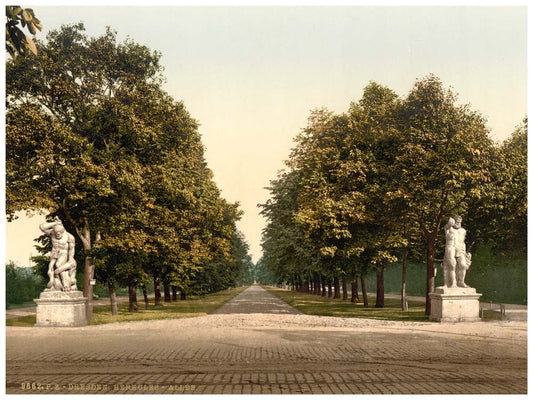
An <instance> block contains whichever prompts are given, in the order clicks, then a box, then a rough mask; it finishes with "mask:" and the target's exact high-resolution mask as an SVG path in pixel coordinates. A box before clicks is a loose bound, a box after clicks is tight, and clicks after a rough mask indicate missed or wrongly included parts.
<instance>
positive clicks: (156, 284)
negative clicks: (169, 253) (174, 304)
mask: <svg viewBox="0 0 533 400" xmlns="http://www.w3.org/2000/svg"><path fill="white" fill-rule="evenodd" d="M154 299H155V306H156V307H163V303H161V289H160V288H159V277H158V276H155V275H154Z"/></svg>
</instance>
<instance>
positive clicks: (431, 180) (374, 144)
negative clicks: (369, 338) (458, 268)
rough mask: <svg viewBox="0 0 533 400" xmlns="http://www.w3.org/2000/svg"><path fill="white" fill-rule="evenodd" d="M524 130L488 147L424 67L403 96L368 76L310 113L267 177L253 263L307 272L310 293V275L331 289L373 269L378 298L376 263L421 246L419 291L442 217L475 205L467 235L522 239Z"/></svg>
mask: <svg viewBox="0 0 533 400" xmlns="http://www.w3.org/2000/svg"><path fill="white" fill-rule="evenodd" d="M526 132H527V127H526V122H524V124H523V125H522V126H521V127H519V128H517V131H516V132H515V133H514V134H513V136H512V137H511V138H510V139H509V140H507V141H506V142H505V143H504V144H503V145H502V146H497V145H496V144H495V143H494V142H493V141H492V140H491V139H490V137H489V134H488V129H487V128H486V126H485V120H484V119H483V118H482V117H481V116H480V115H479V114H478V113H476V112H474V111H472V110H471V109H470V107H469V106H464V105H458V104H456V94H455V93H453V92H452V91H451V90H449V89H445V88H444V87H443V85H442V83H441V82H440V80H439V79H438V78H436V77H435V76H433V75H429V76H428V77H426V78H424V79H421V80H419V81H417V82H416V83H415V85H414V87H413V89H412V90H411V91H410V93H409V94H408V95H407V97H406V98H405V99H400V98H399V97H398V96H397V95H396V94H395V93H394V92H393V91H392V90H390V89H388V88H386V87H384V86H381V85H379V84H377V83H375V82H371V83H370V84H369V85H368V86H367V87H366V88H365V90H364V93H363V96H362V98H361V100H360V101H359V102H357V103H352V104H351V106H350V108H349V110H348V112H347V113H345V114H340V115H335V114H333V113H331V112H329V111H327V110H317V111H314V112H312V114H311V116H310V118H309V124H308V126H307V128H305V129H304V130H303V131H302V133H301V134H300V135H299V136H298V137H297V138H296V146H295V147H294V149H293V151H292V153H291V155H290V159H289V160H288V161H287V167H288V171H284V172H282V173H281V174H280V175H279V176H278V178H277V179H276V180H274V181H272V182H271V187H270V191H271V198H270V200H268V201H267V202H266V203H265V204H263V205H262V210H263V211H262V213H263V215H265V217H266V218H267V219H268V225H267V227H266V228H265V230H264V237H263V250H264V255H263V259H262V262H261V266H262V268H263V270H264V269H265V268H267V269H268V270H270V271H271V272H272V273H273V274H274V275H275V276H277V277H278V279H280V280H283V281H286V282H290V283H292V284H294V285H295V286H296V287H298V283H301V281H302V280H303V284H304V286H305V287H306V288H307V287H308V284H307V282H308V281H311V284H310V287H311V290H313V292H314V293H316V294H319V291H317V290H316V289H314V288H315V286H316V285H315V284H314V283H313V282H314V281H322V282H324V281H326V282H328V283H330V282H331V281H333V282H334V283H335V288H336V291H338V284H337V282H339V279H343V278H344V282H346V277H348V278H349V279H351V281H352V282H355V283H357V277H361V278H364V276H365V275H366V274H367V273H368V272H369V271H370V270H374V271H375V272H376V277H377V280H376V281H377V287H376V293H377V300H376V307H382V306H383V304H384V297H383V295H384V285H383V279H384V278H383V269H384V267H385V266H386V265H387V263H390V262H395V261H398V260H402V263H403V265H404V269H405V264H406V261H407V258H408V255H409V252H410V249H411V250H414V253H415V254H417V253H420V252H421V247H423V248H424V251H422V253H424V254H425V259H426V263H427V293H429V292H431V291H433V290H434V285H435V283H434V282H435V281H434V279H435V258H436V257H437V254H440V253H441V248H440V246H442V243H441V236H442V232H441V228H442V224H443V221H445V220H446V219H447V218H448V217H449V216H451V215H452V214H457V213H463V214H464V213H469V212H472V210H474V209H477V208H480V207H481V204H483V209H484V210H485V211H484V212H481V214H480V217H478V218H472V220H469V227H470V229H472V230H473V233H475V232H480V231H481V230H482V228H481V227H480V223H484V224H489V225H490V226H491V228H490V229H489V231H490V232H492V233H494V234H496V233H498V234H504V235H507V236H509V237H515V238H517V240H518V242H517V243H516V244H515V247H516V246H522V248H523V249H525V240H524V239H523V238H525V226H526V218H525V216H526V211H527V206H526V204H527V203H526V201H525V199H526V181H525V177H526V168H527V167H526V166H527V159H526V148H527V146H526ZM503 154H505V156H504V155H503ZM502 157H505V160H506V161H505V163H506V165H505V166H504V165H502V164H501V163H502V160H503V158H502ZM497 182H499V183H498V185H499V190H497V188H496V186H495V185H496V183H497ZM502 189H503V190H502ZM504 204H505V206H504ZM503 210H505V211H503ZM474 212H475V211H474ZM481 216H482V217H481ZM486 231H487V229H485V232H486ZM511 231H512V232H511ZM491 237H492V239H494V240H496V239H497V237H498V236H495V235H492V236H491ZM499 237H500V238H501V237H503V235H502V236H499ZM518 238H520V239H521V240H520V239H518ZM504 242H506V241H504ZM519 243H520V244H519ZM263 274H264V273H263ZM404 280H405V273H404ZM295 281H297V282H298V283H294V282H295ZM361 283H362V284H363V285H364V280H363V281H362V282H361ZM354 288H356V286H354ZM402 293H403V297H404V298H405V285H403V288H402ZM363 294H364V295H366V293H363ZM336 297H338V295H337V296H336ZM404 304H405V301H404ZM426 313H427V314H429V313H430V302H429V300H427V302H426Z"/></svg>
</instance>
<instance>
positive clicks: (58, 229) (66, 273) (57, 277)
mask: <svg viewBox="0 0 533 400" xmlns="http://www.w3.org/2000/svg"><path fill="white" fill-rule="evenodd" d="M39 228H40V229H41V231H43V232H44V233H46V234H47V235H49V236H50V238H51V239H52V253H51V254H50V264H49V266H48V277H49V278H50V281H49V282H48V285H47V286H46V289H45V291H58V290H60V291H63V292H70V291H75V290H77V286H76V260H74V247H75V240H74V236H72V235H71V234H70V233H68V232H67V231H66V230H65V227H64V226H63V223H62V222H61V220H60V219H59V218H58V217H55V219H54V221H52V222H45V223H43V224H41V225H39Z"/></svg>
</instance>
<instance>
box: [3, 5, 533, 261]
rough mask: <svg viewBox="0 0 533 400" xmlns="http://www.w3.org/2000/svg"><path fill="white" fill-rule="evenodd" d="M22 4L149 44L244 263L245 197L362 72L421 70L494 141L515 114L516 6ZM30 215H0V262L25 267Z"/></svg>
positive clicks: (32, 230)
mask: <svg viewBox="0 0 533 400" xmlns="http://www.w3.org/2000/svg"><path fill="white" fill-rule="evenodd" d="M524 4H525V3H524ZM33 8H34V10H35V13H36V15H37V16H38V18H40V19H41V20H42V21H43V24H44V26H45V30H46V31H47V30H48V29H53V28H57V27H59V26H60V25H61V24H65V23H73V22H78V21H84V22H85V26H86V28H87V31H88V33H89V34H90V35H99V34H101V33H103V32H104V30H105V26H107V25H110V26H111V27H112V28H114V29H115V30H117V31H118V34H119V38H121V39H123V38H125V37H126V36H130V37H131V38H132V39H133V40H135V41H136V42H139V43H142V44H146V45H147V46H148V47H150V48H151V49H152V50H159V51H161V52H162V54H163V57H162V60H161V61H162V64H163V65H164V66H165V72H164V75H165V76H166V78H167V82H166V85H165V88H166V90H167V91H168V92H169V93H170V94H171V95H172V96H173V97H174V98H175V99H176V100H183V101H184V103H185V105H186V107H187V109H188V110H189V112H190V113H191V115H192V117H193V118H195V119H197V120H198V121H199V122H200V124H201V126H200V132H201V134H202V138H203V143H204V145H205V147H206V158H207V161H208V164H209V167H210V168H211V169H212V170H213V172H214V176H215V181H216V182H217V184H218V185H219V187H220V188H221V189H222V193H223V196H224V197H225V198H227V199H228V200H229V201H239V202H240V203H241V205H242V209H243V210H244V212H245V215H244V217H243V218H242V221H240V222H239V224H238V227H239V229H241V230H242V231H243V233H244V234H245V237H246V240H247V242H248V243H249V244H250V247H251V249H250V253H251V254H252V255H253V259H254V261H257V259H258V258H259V257H260V255H261V248H260V240H261V230H262V228H263V227H264V221H263V219H262V218H261V217H260V216H259V209H258V208H257V207H256V205H257V204H258V203H262V202H264V201H266V200H267V197H268V192H267V191H265V190H264V189H263V188H264V187H265V186H268V184H269V180H271V179H273V178H275V176H276V173H277V171H278V170H279V169H281V168H283V160H285V159H286V158H287V157H288V154H289V151H290V148H291V147H292V139H293V137H294V136H295V135H297V134H298V133H299V131H300V130H301V129H302V128H304V127H305V125H306V122H307V117H308V115H309V111H310V110H311V109H314V108H320V107H327V108H329V109H330V110H332V111H335V112H339V113H340V112H344V111H346V110H347V109H348V107H349V104H350V102H351V101H357V100H358V99H359V98H360V97H361V95H362V91H363V88H364V87H365V86H366V85H367V84H368V83H369V81H371V80H374V81H377V82H378V83H380V84H383V85H386V86H389V87H390V88H391V89H393V90H394V91H396V92H397V93H398V94H399V95H401V96H405V95H406V94H407V92H408V91H409V89H410V88H411V87H412V86H413V84H414V82H415V80H416V79H417V78H422V77H424V76H426V75H428V74H429V73H433V74H435V75H436V76H438V77H439V78H440V79H441V80H442V81H443V83H444V84H445V85H446V86H451V87H453V88H454V89H455V90H456V91H457V92H458V93H459V102H460V103H471V104H472V108H473V109H475V110H478V111H480V112H481V113H482V114H484V115H485V116H486V117H487V125H488V126H489V128H491V129H492V135H493V137H494V138H495V139H498V140H502V139H504V138H506V137H507V136H508V135H509V134H510V133H511V132H512V131H513V130H514V127H515V126H516V125H518V124H519V123H520V122H521V121H522V119H523V118H524V116H525V115H526V113H527V40H526V39H527V9H526V8H525V7H465V6H457V7H406V6H404V7H385V6H382V7H310V6H305V7H165V8H164V9H163V8H160V7H139V6H129V7H59V8H58V7H42V6H34V7H33ZM44 35H45V34H44V33H43V34H41V33H40V34H39V36H40V37H44ZM38 225H39V221H38V220H35V219H34V220H30V222H28V221H26V222H23V221H19V222H17V223H14V224H8V225H7V227H6V228H7V230H6V232H7V233H6V256H5V258H6V260H10V259H12V260H15V261H16V262H17V263H19V264H20V265H26V264H27V260H28V257H29V254H30V253H31V252H33V254H35V253H36V252H35V250H34V249H32V246H33V242H32V239H33V238H34V237H37V236H38V235H39V230H38Z"/></svg>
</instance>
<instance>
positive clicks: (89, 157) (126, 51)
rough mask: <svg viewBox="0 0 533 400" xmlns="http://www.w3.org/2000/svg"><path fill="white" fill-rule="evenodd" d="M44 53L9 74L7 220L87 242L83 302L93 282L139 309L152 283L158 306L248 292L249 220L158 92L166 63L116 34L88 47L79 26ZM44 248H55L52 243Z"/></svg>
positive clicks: (180, 109) (177, 105)
mask: <svg viewBox="0 0 533 400" xmlns="http://www.w3.org/2000/svg"><path fill="white" fill-rule="evenodd" d="M36 46H37V48H38V50H39V52H38V55H34V54H32V53H28V54H26V56H24V57H22V56H17V57H15V58H13V59H10V60H8V62H7V66H6V92H7V102H6V103H7V110H6V111H7V113H6V126H7V130H6V211H7V214H8V217H9V218H13V216H14V215H15V213H16V212H17V211H20V210H34V211H40V212H42V210H46V212H48V213H49V215H50V217H51V218H52V217H54V216H59V217H60V218H61V219H62V220H63V222H64V225H65V227H66V228H67V231H70V232H72V233H74V232H75V233H76V234H77V239H79V240H77V247H78V249H77V250H78V251H77V254H78V255H79V257H80V262H79V263H78V265H79V266H82V268H83V271H84V278H83V292H84V295H85V296H88V297H89V298H92V286H91V284H90V283H91V280H92V279H94V278H96V279H98V280H99V281H100V282H103V283H107V284H108V286H109V290H110V294H111V298H112V299H113V298H114V293H115V288H116V286H117V285H127V286H129V288H130V294H131V296H130V309H131V310H136V288H137V287H145V286H146V283H147V281H148V280H149V279H153V281H154V286H155V302H156V305H159V304H161V291H160V285H162V286H163V288H164V294H165V299H166V300H170V290H173V292H174V293H173V297H174V298H176V293H177V291H181V295H182V298H183V297H184V296H185V295H186V294H187V293H206V292H213V291H218V290H222V289H225V288H227V287H229V286H233V285H235V284H237V283H242V280H243V279H244V277H243V271H245V270H248V269H249V268H250V264H251V260H250V257H249V256H248V252H247V251H248V246H247V244H246V243H245V241H244V239H243V237H242V235H241V234H240V233H239V232H238V231H237V229H236V226H235V224H236V221H237V220H238V219H239V218H240V215H241V211H240V210H239V208H238V204H232V203H228V202H227V201H226V200H224V199H223V198H222V197H221V194H220V191H219V190H218V188H217V187H216V185H215V183H214V181H213V176H212V173H211V171H210V170H209V169H208V167H207V165H206V162H205V159H204V148H203V145H202V142H201V137H200V134H199V132H198V123H197V122H196V121H195V120H194V119H193V118H191V116H190V115H189V113H188V112H187V110H186V109H185V106H184V105H183V103H181V102H176V101H175V100H174V99H173V98H172V97H171V96H169V95H168V94H167V93H166V92H165V91H164V90H162V87H161V86H162V83H163V80H164V79H163V75H162V66H161V65H160V62H159V61H160V56H161V55H160V54H159V53H157V52H151V51H150V50H149V49H148V48H147V47H145V46H143V45H139V44H136V43H134V42H133V41H132V40H129V39H128V40H126V41H124V42H122V43H118V42H117V38H116V33H115V32H113V31H112V30H110V29H108V30H107V32H106V33H105V34H103V35H102V36H99V37H96V38H91V37H88V36H87V35H86V34H85V30H84V26H83V24H81V23H80V24H75V25H65V26H62V27H61V28H60V29H58V30H53V31H51V32H50V33H49V34H48V36H47V41H46V43H41V42H39V41H37V42H36ZM39 249H40V250H41V252H42V253H43V254H44V253H46V252H47V251H48V250H49V249H50V242H49V240H48V238H47V237H41V238H40V246H39ZM37 261H40V262H41V264H40V265H41V268H43V269H46V260H45V258H43V257H41V258H38V259H37ZM112 310H113V312H116V303H113V300H112ZM87 317H88V320H91V319H92V307H91V305H90V302H89V303H88V308H87Z"/></svg>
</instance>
